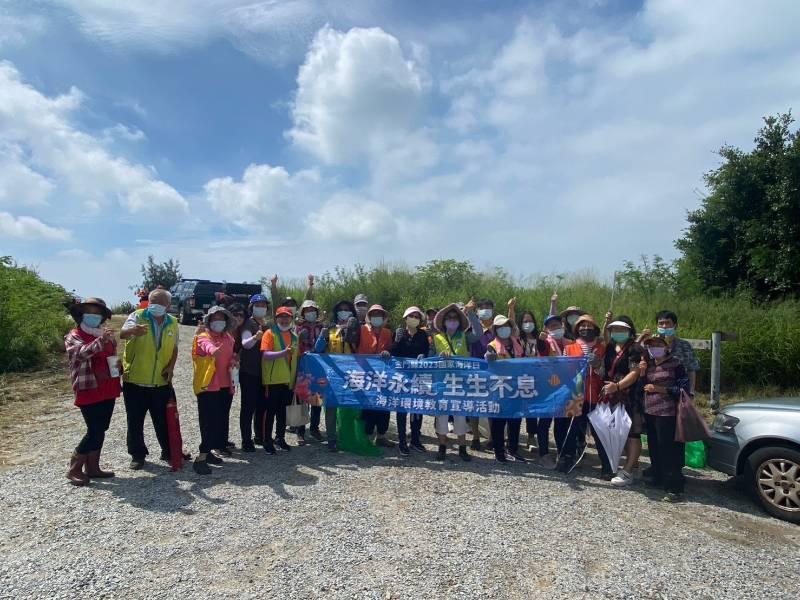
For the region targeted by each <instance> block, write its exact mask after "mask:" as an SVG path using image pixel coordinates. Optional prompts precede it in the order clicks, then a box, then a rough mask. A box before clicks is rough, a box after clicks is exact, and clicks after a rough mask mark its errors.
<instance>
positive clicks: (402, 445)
mask: <svg viewBox="0 0 800 600" xmlns="http://www.w3.org/2000/svg"><path fill="white" fill-rule="evenodd" d="M397 449H398V451H399V452H400V454H401V455H402V456H408V455H409V454H411V451H410V450H409V449H408V444H405V443H400V444H398V446H397Z"/></svg>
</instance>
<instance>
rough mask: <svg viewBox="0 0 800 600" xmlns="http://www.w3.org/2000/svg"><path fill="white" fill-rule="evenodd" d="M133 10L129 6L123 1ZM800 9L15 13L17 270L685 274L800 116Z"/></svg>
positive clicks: (5, 232)
mask: <svg viewBox="0 0 800 600" xmlns="http://www.w3.org/2000/svg"><path fill="white" fill-rule="evenodd" d="M117 5H119V6H117ZM798 18H800V3H796V2H794V1H790V0H774V1H765V2H761V3H752V2H745V1H722V0H709V1H706V2H690V1H684V0H654V1H645V2H623V1H614V0H608V1H603V0H582V1H575V2H490V1H473V2H464V1H456V0H448V1H441V2H422V1H410V0H409V1H406V2H386V1H367V0H363V1H361V0H355V1H352V2H347V3H344V2H334V1H329V2H325V1H318V2H311V1H309V0H289V1H283V2H281V1H278V0H269V1H257V0H244V1H240V0H207V1H206V2H194V1H190V0H169V1H166V0H150V1H137V0H129V1H128V2H125V3H111V2H106V1H101V0H50V1H47V0H39V1H36V2H32V1H25V2H23V1H20V0H10V1H9V0H0V254H11V255H12V256H14V257H15V258H17V259H18V260H19V261H20V262H24V263H26V264H31V265H35V266H37V268H38V269H39V270H40V271H41V273H42V274H43V275H44V276H45V277H47V278H49V279H52V280H54V281H57V282H59V283H61V284H62V285H64V286H65V287H67V288H69V289H73V288H74V289H77V290H78V291H79V292H80V293H82V294H87V295H88V294H92V295H102V296H104V297H106V298H107V299H109V300H113V301H116V300H121V299H125V298H127V297H129V292H128V289H127V288H128V286H129V285H131V284H132V283H135V282H136V281H137V278H138V267H139V265H140V264H141V263H142V262H143V261H144V259H145V257H146V256H147V255H148V254H154V255H155V256H156V257H157V258H158V259H166V258H168V257H174V258H178V259H179V260H180V261H181V263H182V265H183V268H184V269H183V270H184V273H186V274H187V275H193V276H203V277H209V278H214V279H227V280H256V279H258V278H259V277H261V276H262V275H267V274H271V273H274V272H277V273H280V274H281V275H283V276H285V277H299V276H302V275H304V274H305V273H309V272H313V273H322V272H324V271H325V270H329V269H331V268H333V267H334V266H336V265H352V264H353V263H355V262H359V263H362V264H367V265H369V264H372V263H374V262H376V261H378V260H383V261H389V262H404V263H406V264H411V265H413V264H421V263H423V262H424V261H426V260H429V259H432V258H441V257H453V258H458V259H468V260H472V261H473V262H474V263H475V264H476V265H477V266H479V267H488V266H492V265H500V266H503V267H505V268H506V269H508V270H509V271H511V272H513V273H515V274H519V275H527V274H536V273H552V272H567V271H582V270H587V269H589V270H593V271H594V272H595V273H597V274H598V275H600V276H608V275H609V274H610V273H611V272H612V271H613V270H614V269H616V268H618V267H619V266H620V265H621V263H622V261H623V260H625V259H631V258H633V259H635V258H636V257H637V256H638V255H640V254H643V253H644V254H653V253H659V254H662V255H664V256H666V257H668V258H671V257H674V256H675V251H674V248H673V241H674V240H675V239H676V238H677V237H679V236H680V233H681V230H682V228H683V227H684V226H685V216H686V211H687V210H692V209H694V208H696V207H697V206H698V204H699V198H700V194H701V193H702V190H703V179H702V175H703V173H704V172H706V171H708V170H709V169H711V168H714V167H715V166H716V165H717V164H718V161H719V159H718V157H717V156H716V155H715V153H714V152H715V150H716V149H717V148H719V147H720V146H721V145H723V144H734V145H738V146H741V147H745V148H748V147H750V145H751V144H752V138H753V137H754V135H755V132H756V129H757V128H758V127H759V126H760V119H761V117H762V116H764V115H767V114H774V113H776V112H779V111H786V110H788V109H790V108H793V107H797V106H798V104H800V103H799V102H798V99H799V98H800V43H798V42H797V36H796V31H795V30H794V27H795V24H796V23H797V22H798Z"/></svg>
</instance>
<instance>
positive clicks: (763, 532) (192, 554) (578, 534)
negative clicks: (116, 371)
mask: <svg viewBox="0 0 800 600" xmlns="http://www.w3.org/2000/svg"><path fill="white" fill-rule="evenodd" d="M191 335H192V329H191V328H187V327H184V328H183V331H182V332H181V337H182V339H183V340H184V343H183V347H182V352H181V357H180V361H179V363H178V367H177V369H176V379H175V387H176V390H177V392H178V398H179V407H180V410H181V422H182V423H181V424H182V428H183V431H184V438H185V440H186V443H187V445H188V446H190V447H191V448H192V451H193V452H195V451H196V447H197V444H198V442H199V433H198V428H197V413H196V408H195V401H194V397H193V396H192V392H191V362H190V358H189V353H188V343H187V340H189V339H191V337H190V336H191ZM148 427H150V426H149V422H148ZM82 431H83V422H82V419H81V417H80V414H79V412H78V410H77V409H75V408H74V407H72V406H71V401H70V400H69V399H66V398H65V399H64V401H63V403H62V405H61V407H60V408H59V409H58V410H57V411H56V412H55V413H54V414H52V415H49V416H48V417H47V418H39V419H36V418H34V417H33V416H32V418H31V429H30V431H29V432H28V434H27V435H26V437H25V439H24V447H25V452H26V453H29V454H30V455H31V457H32V458H31V464H29V465H25V466H18V467H14V468H11V469H9V470H6V471H3V472H0V505H1V506H3V507H4V510H3V522H2V525H0V597H2V598H33V597H37V598H74V597H84V598H106V597H108V598H111V597H114V598H119V597H131V598H144V597H147V598H153V599H155V598H182V599H186V598H343V599H344V598H348V599H349V598H375V599H389V598H470V599H475V598H540V597H541V598H552V597H556V598H690V597H691V598H694V599H695V600H697V599H700V598H758V597H766V596H767V595H768V596H770V597H782V596H786V597H794V596H796V594H797V573H800V528H798V527H796V526H793V525H789V524H786V523H782V522H780V521H776V520H773V519H771V518H769V517H766V516H764V515H763V514H762V513H761V512H760V510H759V509H758V508H757V507H755V506H754V505H752V504H751V503H750V501H749V500H748V499H747V498H745V497H743V496H742V495H741V494H740V492H739V491H738V489H737V488H736V487H735V485H734V483H733V482H732V481H726V480H725V478H724V477H723V476H721V475H719V474H716V473H713V472H711V471H703V472H692V471H688V470H687V471H688V475H689V482H688V486H687V496H688V502H686V503H685V504H682V505H664V504H662V503H660V502H658V499H659V497H660V495H659V494H657V493H654V492H651V491H650V490H648V489H647V488H645V487H644V486H642V485H641V484H639V483H637V484H636V485H635V486H633V487H632V488H628V489H623V490H618V489H615V488H613V487H612V486H611V485H610V484H609V483H606V482H603V481H601V480H599V479H598V477H597V476H598V474H599V467H598V466H597V461H596V460H595V457H594V456H589V457H588V460H587V459H584V462H583V463H582V464H581V466H580V467H579V468H578V469H577V470H576V471H575V472H573V474H571V475H568V476H564V475H560V474H558V473H554V472H550V471H545V470H543V469H541V468H539V467H536V466H533V465H531V464H528V465H522V464H509V465H508V466H505V465H498V464H497V463H495V462H494V461H493V460H491V457H490V455H488V454H485V453H482V454H480V455H479V457H478V458H477V459H476V460H473V462H472V463H470V464H464V463H461V462H460V461H458V460H457V458H456V457H455V456H453V457H451V458H450V459H449V460H448V462H447V463H446V464H444V465H442V464H439V463H436V462H435V461H434V460H433V458H434V456H433V454H434V453H433V451H431V452H429V453H428V455H427V456H422V455H420V454H412V456H411V457H408V458H401V457H399V456H397V455H396V454H395V453H393V452H392V451H389V452H388V453H387V455H386V456H385V457H384V458H381V459H366V458H360V457H355V456H352V455H348V454H345V453H339V454H335V455H332V454H329V453H328V452H327V451H326V449H325V447H324V445H322V444H316V443H314V444H309V445H308V446H306V447H302V448H293V449H292V451H291V452H288V453H281V454H278V455H276V456H268V455H266V454H265V453H264V452H263V451H261V450H259V451H258V452H256V453H255V454H242V453H240V452H235V453H234V457H233V458H232V459H227V460H226V462H225V465H224V466H223V467H220V468H214V473H213V475H211V476H209V477H201V476H198V475H195V474H194V472H193V471H192V469H191V465H187V466H185V467H184V469H183V470H182V471H180V472H178V473H171V472H170V471H169V468H168V466H167V465H165V464H164V463H161V462H159V461H158V460H157V453H156V456H155V457H153V456H152V455H151V459H152V462H148V463H147V465H146V466H145V469H144V470H142V471H138V472H133V471H130V470H129V469H128V467H127V464H128V461H129V457H128V456H127V455H126V453H125V415H124V406H123V403H122V402H121V401H120V402H119V403H118V404H117V408H116V412H115V414H114V418H113V421H112V425H111V430H110V431H109V434H108V436H107V438H106V450H105V452H104V461H103V462H104V465H106V466H112V467H114V468H115V470H116V472H117V477H116V478H114V479H111V480H106V481H94V482H93V483H92V484H91V485H90V486H88V487H85V488H75V487H72V486H70V485H69V484H68V483H67V480H66V478H65V477H64V474H65V468H66V463H67V459H68V456H69V453H70V452H71V450H72V448H74V446H75V444H76V443H77V441H78V439H79V438H80V436H81V434H82ZM231 431H232V432H236V433H238V398H237V400H236V401H235V404H234V408H233V411H232V419H231ZM146 432H147V441H148V445H149V446H150V448H151V452H152V451H153V449H154V448H156V449H157V447H158V445H157V443H156V441H155V437H154V435H153V432H152V428H151V427H150V428H149V429H147V430H146ZM424 432H425V433H426V434H427V436H428V438H427V440H426V443H427V444H428V446H429V448H430V449H431V450H433V449H434V447H435V446H434V444H435V442H434V441H433V437H432V433H433V432H432V419H429V418H426V423H425V430H424ZM231 437H232V438H233V439H234V440H235V441H237V443H238V441H239V440H238V435H233V434H232V436H231ZM293 438H294V436H292V435H288V436H287V439H289V441H290V443H294V439H293Z"/></svg>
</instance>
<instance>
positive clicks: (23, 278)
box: [0, 257, 73, 373]
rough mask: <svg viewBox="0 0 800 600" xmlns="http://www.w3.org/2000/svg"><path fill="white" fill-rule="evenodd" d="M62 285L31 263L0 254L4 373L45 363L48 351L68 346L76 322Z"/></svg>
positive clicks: (0, 337) (0, 347) (0, 360)
mask: <svg viewBox="0 0 800 600" xmlns="http://www.w3.org/2000/svg"><path fill="white" fill-rule="evenodd" d="M66 296H67V293H66V291H65V290H64V288H62V287H61V286H58V285H55V284H53V283H50V282H47V281H44V280H43V279H42V278H41V277H39V275H38V274H37V273H36V272H35V271H33V270H32V269H29V268H27V267H22V266H19V265H17V264H16V263H14V262H13V260H12V259H11V258H10V257H0V373H5V372H10V371H23V370H26V369H33V368H36V367H39V366H41V365H42V364H43V363H44V362H45V359H46V358H47V356H48V354H49V353H51V352H57V351H62V352H63V350H64V334H65V333H66V332H67V331H69V329H70V327H71V326H72V325H73V323H72V321H71V320H69V319H68V318H67V311H66V309H65V308H64V305H63V302H64V300H65V298H66Z"/></svg>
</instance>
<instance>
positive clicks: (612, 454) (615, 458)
mask: <svg viewBox="0 0 800 600" xmlns="http://www.w3.org/2000/svg"><path fill="white" fill-rule="evenodd" d="M589 422H590V423H591V424H592V427H594V430H595V433H597V437H598V438H599V439H600V443H601V444H602V445H603V449H604V450H605V451H606V456H608V462H609V463H610V464H611V472H612V473H616V472H617V470H618V469H619V459H620V458H621V457H622V451H623V450H624V449H625V442H626V441H627V440H628V432H629V431H630V430H631V418H630V417H629V416H628V413H627V412H625V407H624V406H623V405H622V403H621V402H620V403H619V404H617V406H616V407H615V408H614V410H611V407H610V406H609V405H608V404H607V403H605V402H604V403H601V404H598V405H597V408H595V409H594V410H593V411H592V412H590V413H589Z"/></svg>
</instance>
